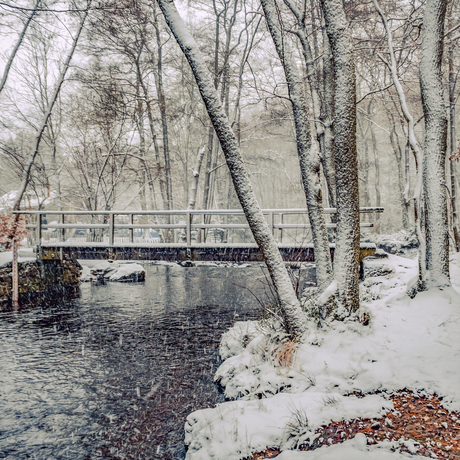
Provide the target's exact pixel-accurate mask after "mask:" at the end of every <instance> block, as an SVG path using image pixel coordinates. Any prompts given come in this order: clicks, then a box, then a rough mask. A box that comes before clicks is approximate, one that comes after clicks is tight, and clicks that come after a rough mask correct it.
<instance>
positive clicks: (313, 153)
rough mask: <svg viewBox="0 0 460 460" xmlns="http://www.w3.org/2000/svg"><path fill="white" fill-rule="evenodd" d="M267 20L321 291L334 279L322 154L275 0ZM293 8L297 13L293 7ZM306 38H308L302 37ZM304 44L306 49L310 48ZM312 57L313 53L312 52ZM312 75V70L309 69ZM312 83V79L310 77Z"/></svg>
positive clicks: (269, 0) (267, 0)
mask: <svg viewBox="0 0 460 460" xmlns="http://www.w3.org/2000/svg"><path fill="white" fill-rule="evenodd" d="M261 3H262V8H263V10H264V15H265V21H266V22H267V26H268V29H269V31H270V34H271V36H272V39H273V43H274V44H275V48H276V51H277V53H278V56H279V58H280V61H281V63H282V66H283V70H284V75H285V77H286V81H287V85H288V93H289V100H290V101H291V104H292V111H293V114H294V124H295V132H296V143H297V153H298V155H299V162H300V171H301V174H302V185H303V188H304V191H305V196H306V200H307V208H308V216H309V218H310V225H311V229H312V235H313V244H314V247H315V262H316V279H317V282H318V287H319V289H320V290H322V289H324V288H325V287H326V286H327V285H328V284H329V283H330V282H331V278H332V262H331V253H330V251H329V241H328V237H327V230H326V222H325V219H324V213H323V204H322V193H321V183H320V175H319V172H320V155H319V150H318V148H317V145H316V143H312V139H311V134H310V124H309V121H308V118H307V114H308V106H307V103H306V98H305V93H304V85H303V79H302V76H301V73H300V72H299V69H298V68H297V64H296V62H295V59H294V55H293V52H292V50H291V49H290V45H289V40H288V39H287V37H285V36H284V31H283V29H282V25H281V22H280V14H279V11H278V8H277V4H276V2H275V0H261ZM291 8H292V9H293V10H294V11H297V10H296V9H295V7H294V6H293V5H291ZM302 37H303V38H305V37H304V36H303V35H302ZM307 46H308V44H307V45H305V47H307ZM309 57H310V58H311V52H310V53H309ZM309 73H312V70H310V69H309ZM310 80H311V78H310ZM311 87H312V88H313V95H314V96H313V100H314V101H315V102H314V104H315V106H316V109H315V112H317V118H319V115H320V108H319V101H317V99H318V94H317V92H316V91H315V90H314V89H315V87H314V85H311Z"/></svg>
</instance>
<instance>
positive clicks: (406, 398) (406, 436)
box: [247, 390, 460, 460]
mask: <svg viewBox="0 0 460 460" xmlns="http://www.w3.org/2000/svg"><path fill="white" fill-rule="evenodd" d="M389 398H390V399H391V400H392V401H393V405H394V410H393V411H391V412H389V413H388V414H387V415H385V416H384V417H381V418H379V419H355V420H349V421H345V422H344V421H340V422H332V423H331V424H329V425H327V426H322V427H321V428H319V429H318V430H317V433H319V434H320V436H319V437H318V438H317V440H316V441H315V442H314V444H313V445H312V446H305V447H304V448H301V449H300V450H312V449H317V448H319V447H322V446H325V445H330V444H338V443H340V442H344V441H346V440H347V439H351V438H354V437H355V435H356V433H364V434H365V435H366V437H367V439H368V444H371V445H372V444H375V443H377V442H381V441H384V440H389V441H403V440H405V441H408V440H412V441H414V442H415V443H417V444H416V445H417V449H418V450H417V453H416V454H415V455H423V456H426V457H429V456H432V454H434V455H436V457H435V458H438V459H449V460H460V414H459V413H458V412H453V411H449V410H447V409H445V408H444V407H443V406H442V404H441V402H442V398H441V397H439V396H436V395H432V396H430V395H428V396H426V395H421V394H419V393H416V392H412V391H408V390H401V391H398V392H395V393H393V394H392V395H390V396H389ZM400 450H401V451H402V452H409V449H408V447H407V446H404V445H402V446H401V447H400ZM279 454H280V451H279V450H278V449H268V450H267V451H265V452H260V453H258V454H254V455H253V456H252V457H249V458H248V459H247V460H255V459H257V460H259V459H263V458H275V457H276V456H278V455H279Z"/></svg>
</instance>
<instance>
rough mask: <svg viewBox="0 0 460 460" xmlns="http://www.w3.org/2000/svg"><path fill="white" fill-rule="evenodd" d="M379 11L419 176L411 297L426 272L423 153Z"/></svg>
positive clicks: (384, 21)
mask: <svg viewBox="0 0 460 460" xmlns="http://www.w3.org/2000/svg"><path fill="white" fill-rule="evenodd" d="M372 1H373V3H374V6H375V9H376V10H377V12H378V14H379V15H380V17H381V19H382V23H383V26H384V28H385V31H386V33H387V42H388V51H389V53H390V61H389V62H387V66H388V68H389V70H390V72H391V79H392V80H393V83H394V85H395V89H396V92H397V93H398V98H399V102H400V104H401V109H402V112H403V114H404V118H405V119H406V121H407V138H408V142H409V145H410V148H411V149H412V151H413V153H414V158H415V169H416V175H417V181H416V184H415V190H414V217H415V228H416V232H417V238H418V241H419V260H418V262H419V263H418V265H419V279H418V282H417V283H416V285H415V286H409V289H408V293H409V294H410V295H415V293H416V292H417V291H418V290H421V289H423V280H424V278H425V270H426V238H425V233H424V225H423V222H422V221H423V220H424V204H423V200H422V187H423V177H422V162H423V157H422V152H421V150H420V147H419V145H418V142H417V139H416V137H415V131H414V127H415V123H414V118H413V117H412V114H411V113H410V112H409V108H408V106H407V102H406V95H405V94H404V90H403V88H402V85H401V82H400V81H399V76H398V66H397V63H396V58H395V54H394V50H393V37H392V33H391V30H390V28H389V26H388V22H387V20H386V17H385V14H384V13H383V11H382V9H381V8H380V6H379V4H378V2H377V0H372ZM381 59H382V60H383V61H384V62H385V59H384V58H383V57H381ZM406 190H407V191H408V184H407V186H406Z"/></svg>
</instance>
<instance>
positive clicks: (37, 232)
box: [35, 212, 42, 246]
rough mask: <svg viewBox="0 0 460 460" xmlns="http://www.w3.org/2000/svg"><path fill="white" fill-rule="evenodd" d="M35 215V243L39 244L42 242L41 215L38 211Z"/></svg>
mask: <svg viewBox="0 0 460 460" xmlns="http://www.w3.org/2000/svg"><path fill="white" fill-rule="evenodd" d="M36 216H37V222H36V225H37V226H36V228H35V239H36V240H37V245H39V246H41V244H42V215H41V213H40V212H39V213H38V214H36Z"/></svg>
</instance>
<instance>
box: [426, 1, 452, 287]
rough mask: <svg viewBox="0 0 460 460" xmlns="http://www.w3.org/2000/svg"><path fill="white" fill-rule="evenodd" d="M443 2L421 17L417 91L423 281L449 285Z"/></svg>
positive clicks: (432, 3)
mask: <svg viewBox="0 0 460 460" xmlns="http://www.w3.org/2000/svg"><path fill="white" fill-rule="evenodd" d="M446 7H447V0H427V2H426V6H425V13H424V15H423V29H422V51H421V58H420V88H421V93H422V104H423V112H424V114H425V139H424V156H423V185H424V197H425V206H426V222H425V228H426V270H427V271H426V282H427V283H428V286H429V285H430V284H431V285H436V286H439V287H442V286H448V285H450V279H449V224H448V213H447V197H446V178H445V161H446V149H447V114H446V109H445V105H444V100H443V86H442V75H441V62H442V51H443V35H444V18H445V15H446Z"/></svg>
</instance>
